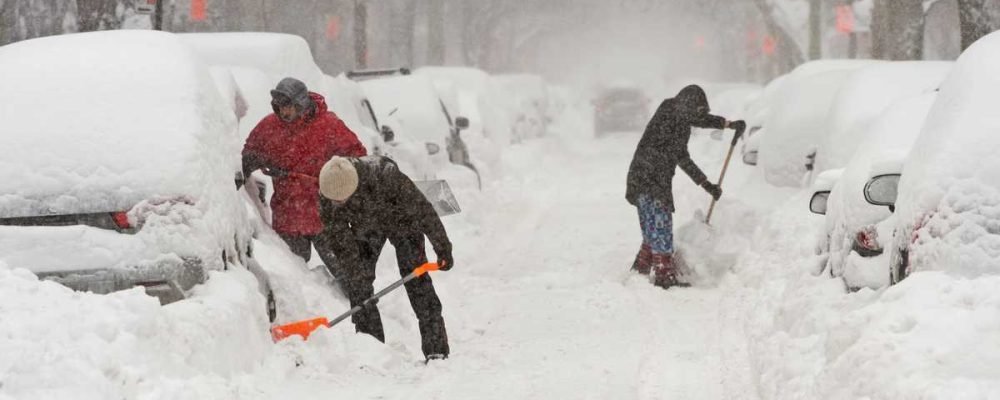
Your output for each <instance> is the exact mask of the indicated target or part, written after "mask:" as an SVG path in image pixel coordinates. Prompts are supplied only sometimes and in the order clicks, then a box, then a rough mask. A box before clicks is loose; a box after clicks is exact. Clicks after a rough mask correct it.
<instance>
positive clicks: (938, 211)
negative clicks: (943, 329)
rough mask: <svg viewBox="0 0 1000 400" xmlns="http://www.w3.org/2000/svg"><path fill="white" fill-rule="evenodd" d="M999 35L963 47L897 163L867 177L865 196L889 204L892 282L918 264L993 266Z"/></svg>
mask: <svg viewBox="0 0 1000 400" xmlns="http://www.w3.org/2000/svg"><path fill="white" fill-rule="evenodd" d="M997 52H1000V34H996V33H994V34H990V35H987V36H986V37H984V38H982V39H980V40H979V41H977V42H976V43H974V44H973V45H972V46H971V47H969V48H968V49H966V51H965V52H964V53H962V55H961V56H960V57H959V59H958V61H957V62H956V63H955V66H954V68H953V69H952V72H951V74H950V75H948V77H947V78H946V79H945V80H944V83H943V84H942V85H941V89H940V91H939V93H938V95H937V100H936V101H935V102H934V105H933V106H932V107H931V109H930V112H929V113H928V115H927V119H926V121H925V122H924V125H923V130H922V131H921V132H920V136H919V137H917V139H916V142H915V143H914V145H913V148H912V150H911V151H910V153H909V155H908V156H907V158H906V161H905V163H904V164H903V166H902V169H901V176H900V175H899V174H895V173H892V172H891V171H878V172H882V173H881V174H879V175H878V176H874V177H873V178H872V179H871V180H870V181H869V182H868V184H867V185H866V187H865V198H866V199H867V200H868V202H869V203H871V204H875V205H881V206H892V207H893V208H894V210H895V213H894V215H893V217H892V218H891V220H892V228H893V229H892V231H893V241H892V244H891V245H890V246H889V249H888V250H889V251H890V256H889V265H888V267H889V274H890V280H891V282H892V283H896V282H899V281H901V280H903V279H904V278H906V277H907V276H909V275H912V274H914V273H919V272H920V271H943V272H945V273H948V274H950V275H954V276H958V277H963V278H975V277H979V276H984V275H996V274H997V273H998V271H1000V245H998V243H1000V229H998V227H997V221H998V219H1000V215H998V212H997V210H1000V158H998V157H997V154H1000V135H997V132H1000V121H998V120H997V118H996V115H997V112H996V106H997V104H1000V81H998V80H997V73H996V71H998V70H1000V59H998V58H997V57H996V54H997Z"/></svg>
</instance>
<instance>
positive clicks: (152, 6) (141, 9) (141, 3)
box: [135, 0, 156, 14]
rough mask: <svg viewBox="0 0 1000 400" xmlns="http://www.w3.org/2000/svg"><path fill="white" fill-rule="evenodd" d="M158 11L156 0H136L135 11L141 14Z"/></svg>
mask: <svg viewBox="0 0 1000 400" xmlns="http://www.w3.org/2000/svg"><path fill="white" fill-rule="evenodd" d="M154 11H156V0H135V12H136V13H139V14H152V13H153V12H154Z"/></svg>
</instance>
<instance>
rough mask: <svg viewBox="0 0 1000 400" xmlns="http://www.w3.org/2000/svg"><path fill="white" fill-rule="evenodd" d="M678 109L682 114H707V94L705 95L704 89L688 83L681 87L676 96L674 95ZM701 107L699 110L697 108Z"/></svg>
mask: <svg viewBox="0 0 1000 400" xmlns="http://www.w3.org/2000/svg"><path fill="white" fill-rule="evenodd" d="M674 100H675V101H676V105H677V108H678V111H680V112H681V113H682V114H684V115H686V116H689V117H694V116H700V115H704V114H708V112H709V111H710V109H709V107H708V96H707V95H705V90H703V89H702V88H701V86H698V85H688V86H686V87H684V89H681V91H680V92H679V93H677V96H676V97H674ZM699 108H701V110H699Z"/></svg>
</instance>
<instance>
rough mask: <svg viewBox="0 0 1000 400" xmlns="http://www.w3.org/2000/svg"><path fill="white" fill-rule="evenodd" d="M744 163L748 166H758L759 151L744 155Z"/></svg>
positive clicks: (751, 151)
mask: <svg viewBox="0 0 1000 400" xmlns="http://www.w3.org/2000/svg"><path fill="white" fill-rule="evenodd" d="M743 163H744V164H746V165H757V150H750V151H748V152H745V153H743Z"/></svg>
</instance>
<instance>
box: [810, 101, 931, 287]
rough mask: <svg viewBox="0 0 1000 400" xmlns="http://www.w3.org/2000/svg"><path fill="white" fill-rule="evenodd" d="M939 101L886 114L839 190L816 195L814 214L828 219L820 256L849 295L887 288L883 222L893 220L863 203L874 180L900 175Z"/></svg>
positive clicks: (867, 133) (904, 105) (908, 104)
mask: <svg viewBox="0 0 1000 400" xmlns="http://www.w3.org/2000/svg"><path fill="white" fill-rule="evenodd" d="M935 97H936V94H935V93H933V92H932V93H927V94H922V95H918V96H914V97H910V98H907V99H903V100H900V101H898V102H897V103H896V104H894V105H892V106H890V107H889V108H888V109H886V110H884V111H883V114H882V116H881V117H879V118H878V119H877V120H876V121H875V122H873V123H872V125H871V126H869V127H868V128H866V129H864V132H863V135H862V136H863V137H864V139H863V140H862V141H861V142H860V143H858V150H857V151H856V152H855V154H854V157H852V159H851V160H850V162H848V163H847V166H846V168H844V169H843V170H842V171H843V173H842V174H840V175H839V179H837V181H836V184H835V185H831V186H830V187H828V188H827V190H826V191H827V195H825V196H824V195H823V194H822V193H821V192H822V190H817V193H816V194H814V198H813V201H812V202H811V204H810V209H811V210H812V211H813V212H816V213H819V214H826V223H825V226H824V228H823V231H824V232H823V238H825V240H824V242H823V243H821V244H820V246H819V247H820V254H825V255H827V258H826V260H827V261H826V265H825V267H826V268H827V270H828V271H829V272H830V274H831V275H832V276H835V277H841V278H843V280H844V282H845V284H846V285H847V287H848V288H849V289H852V290H853V289H858V288H863V287H868V288H873V289H874V288H879V287H884V286H887V285H888V284H889V274H888V273H887V270H886V269H885V267H884V266H885V265H886V263H887V262H888V261H887V260H886V258H887V257H886V253H885V252H884V251H883V248H884V244H883V241H884V240H885V239H887V238H890V237H891V233H892V231H891V229H889V230H888V231H886V225H885V224H883V222H884V221H885V220H886V219H888V218H889V217H890V216H891V215H892V214H891V212H890V210H889V209H888V208H886V207H882V206H875V205H871V204H869V203H868V202H867V201H866V200H865V196H864V191H865V186H866V184H867V182H868V181H869V179H870V178H872V177H873V176H881V175H884V174H886V173H890V172H892V171H898V168H899V167H900V166H901V160H903V159H905V157H906V155H907V154H908V153H909V152H910V148H911V147H912V146H913V142H914V140H916V138H917V135H918V134H919V133H920V130H921V128H922V127H923V122H924V119H925V117H926V115H927V112H928V110H929V109H930V107H931V105H932V104H933V103H934V100H935ZM837 171H841V170H840V169H838V170H837ZM817 189H821V188H817ZM820 197H822V198H823V200H822V201H821V200H820Z"/></svg>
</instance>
